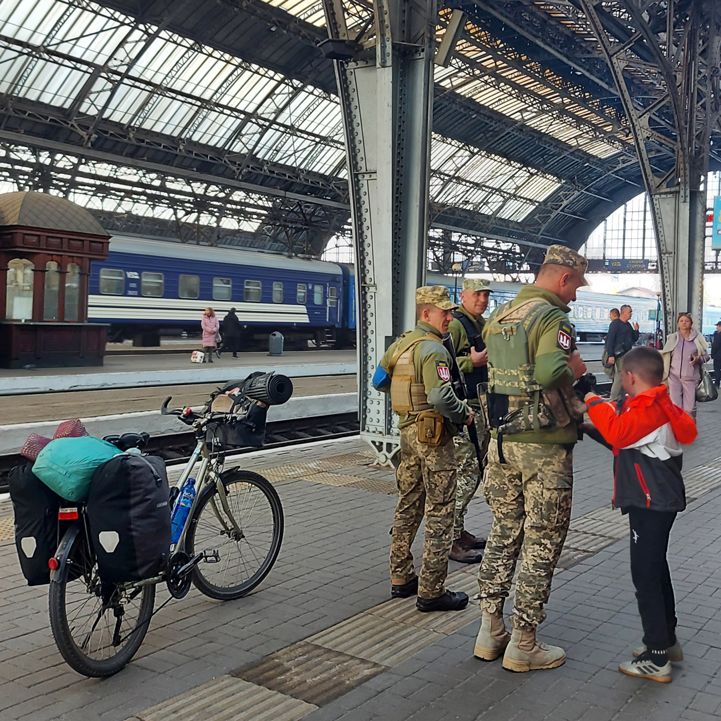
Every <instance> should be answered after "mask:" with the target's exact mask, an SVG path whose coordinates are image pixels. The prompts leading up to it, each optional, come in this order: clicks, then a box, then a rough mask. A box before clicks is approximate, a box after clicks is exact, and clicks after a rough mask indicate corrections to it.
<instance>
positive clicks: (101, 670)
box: [49, 531, 155, 678]
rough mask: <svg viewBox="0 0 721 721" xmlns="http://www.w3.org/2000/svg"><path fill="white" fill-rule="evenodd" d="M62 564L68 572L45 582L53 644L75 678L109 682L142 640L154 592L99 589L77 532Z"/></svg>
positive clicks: (110, 586)
mask: <svg viewBox="0 0 721 721" xmlns="http://www.w3.org/2000/svg"><path fill="white" fill-rule="evenodd" d="M61 546H62V544H61ZM67 559H68V560H67V563H68V564H69V568H68V572H67V573H65V574H64V576H63V577H62V578H61V579H60V580H53V581H51V582H50V598H49V611H50V627H51V629H52V632H53V637H54V638H55V644H56V645H57V647H58V651H60V653H61V654H62V657H63V658H64V659H65V661H67V663H68V665H69V666H70V667H71V668H73V669H75V670H76V671H77V672H78V673H81V674H83V675H84V676H90V677H94V678H99V677H103V676H112V675H113V674H115V673H117V672H118V671H120V670H121V669H122V668H123V667H124V666H125V665H126V664H127V663H128V662H129V661H130V659H131V658H132V657H133V656H134V655H135V653H136V651H137V650H138V649H139V648H140V644H141V643H142V642H143V639H144V638H145V634H146V633H147V631H148V626H149V624H150V619H151V617H152V615H153V603H154V602H155V586H153V585H145V586H140V585H133V584H123V585H115V584H108V583H103V582H102V581H101V580H100V577H99V575H98V564H97V562H96V560H95V556H94V554H92V553H91V552H90V550H89V547H88V543H87V537H86V536H85V534H84V532H83V531H81V532H80V533H79V534H78V535H77V537H76V538H75V540H74V541H73V542H72V544H71V546H70V549H69V551H68V554H67Z"/></svg>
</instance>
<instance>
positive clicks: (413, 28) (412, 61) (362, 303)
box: [324, 0, 436, 463]
mask: <svg viewBox="0 0 721 721" xmlns="http://www.w3.org/2000/svg"><path fill="white" fill-rule="evenodd" d="M324 5H325V12H326V19H327V24H328V32H329V37H330V38H331V40H333V41H336V40H341V41H345V42H346V48H345V50H344V49H343V48H342V45H341V44H339V45H338V49H337V50H336V51H331V52H332V53H333V54H332V55H330V56H331V57H334V58H335V63H334V64H335V71H336V79H337V82H338V90H339V96H340V102H341V108H342V111H343V121H344V125H345V136H346V148H347V157H348V182H349V187H350V197H351V210H352V222H353V237H354V244H355V257H356V299H357V308H358V373H359V377H358V395H359V406H360V428H361V436H362V437H364V438H365V439H366V440H367V441H369V442H370V443H371V445H373V447H374V448H375V449H376V451H377V455H378V459H379V461H380V462H383V463H388V462H391V460H392V457H393V455H394V454H395V452H396V450H397V448H398V436H397V434H396V433H395V432H394V428H393V416H392V413H391V407H390V399H389V397H388V396H387V395H386V394H384V393H379V392H378V391H376V390H374V389H373V387H372V386H371V378H372V376H373V372H374V370H375V368H376V367H377V365H378V362H379V361H380V359H381V357H382V355H383V353H384V352H385V350H386V348H387V347H388V345H389V344H390V343H391V342H392V340H393V339H394V338H395V337H396V336H397V335H398V334H399V333H401V332H402V331H403V330H406V329H408V328H412V327H413V325H414V323H415V289H416V287H417V286H418V285H421V284H422V283H423V281H424V277H425V268H426V244H427V236H428V182H429V165H430V132H431V130H430V128H431V114H432V98H433V51H434V46H435V26H436V3H435V0H378V1H377V2H374V3H373V15H372V17H371V16H370V15H369V17H368V18H367V22H366V23H363V22H360V21H359V18H358V14H357V8H358V6H357V4H356V3H351V2H348V3H345V2H343V0H324ZM353 6H355V9H354V7H353ZM351 11H352V12H351ZM353 28H359V29H358V30H354V29H353ZM345 53H347V57H343V55H344V54H345ZM329 54H330V53H329Z"/></svg>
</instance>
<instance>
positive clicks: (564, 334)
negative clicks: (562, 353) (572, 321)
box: [558, 328, 573, 350]
mask: <svg viewBox="0 0 721 721" xmlns="http://www.w3.org/2000/svg"><path fill="white" fill-rule="evenodd" d="M572 343H573V338H572V337H571V334H570V333H569V332H568V331H567V330H566V328H560V329H559V331H558V347H559V348H561V350H571V345H572Z"/></svg>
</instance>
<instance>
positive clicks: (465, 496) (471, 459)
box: [448, 278, 491, 541]
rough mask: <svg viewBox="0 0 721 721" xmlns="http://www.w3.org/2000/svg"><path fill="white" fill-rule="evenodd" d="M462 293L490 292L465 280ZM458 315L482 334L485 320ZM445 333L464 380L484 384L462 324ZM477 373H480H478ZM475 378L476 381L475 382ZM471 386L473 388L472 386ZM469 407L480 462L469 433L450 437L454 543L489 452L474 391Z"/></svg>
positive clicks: (454, 322)
mask: <svg viewBox="0 0 721 721" xmlns="http://www.w3.org/2000/svg"><path fill="white" fill-rule="evenodd" d="M463 290H472V291H479V290H486V291H489V292H490V283H489V282H488V281H487V280H482V279H476V278H467V279H465V280H464V281H463ZM459 312H460V313H463V315H465V316H466V317H467V318H468V322H470V324H471V325H472V327H473V328H474V330H475V332H476V333H477V334H481V333H482V332H483V326H484V324H485V320H484V319H483V317H482V316H478V317H477V316H474V315H472V314H471V313H469V312H468V311H467V310H466V309H465V308H464V307H463V306H461V307H460V308H459ZM448 332H449V333H450V334H451V338H452V340H453V347H454V348H455V349H456V359H457V361H458V367H459V368H460V370H461V372H462V373H463V374H464V376H466V377H469V376H472V380H475V381H476V382H478V381H480V382H486V381H487V380H488V372H487V371H486V369H485V367H483V366H481V368H480V369H477V368H474V366H473V363H472V361H471V356H470V348H471V342H470V339H469V337H468V333H467V332H466V329H465V328H464V326H463V323H462V322H461V321H460V320H458V319H457V318H454V319H453V320H452V321H451V323H450V325H449V326H448ZM479 371H480V372H479ZM476 376H477V379H476ZM471 385H475V384H474V383H473V382H471ZM467 398H468V404H469V405H470V406H471V408H473V410H474V411H475V412H476V417H475V421H474V422H475V426H476V433H477V435H478V446H479V454H478V455H480V457H481V459H482V464H481V467H479V465H478V457H477V455H476V448H475V446H474V445H473V443H472V442H471V439H470V437H469V435H468V430H467V429H465V428H464V429H463V430H462V431H461V432H460V433H458V434H456V435H455V436H453V444H454V446H455V448H456V464H457V467H458V473H457V475H456V486H457V490H456V517H455V522H454V525H453V540H454V541H455V540H457V539H458V538H460V536H461V534H462V533H463V528H464V519H465V516H466V511H467V510H468V504H469V503H470V502H471V499H472V498H473V497H474V496H475V494H476V491H477V490H478V486H479V485H480V483H481V478H482V476H483V470H482V469H483V468H485V464H486V454H487V452H488V442H489V441H490V439H491V435H490V429H489V428H488V427H487V426H486V425H485V422H484V417H483V415H482V414H481V413H480V402H479V400H478V394H477V392H476V389H475V387H472V388H470V389H469V392H468V393H467Z"/></svg>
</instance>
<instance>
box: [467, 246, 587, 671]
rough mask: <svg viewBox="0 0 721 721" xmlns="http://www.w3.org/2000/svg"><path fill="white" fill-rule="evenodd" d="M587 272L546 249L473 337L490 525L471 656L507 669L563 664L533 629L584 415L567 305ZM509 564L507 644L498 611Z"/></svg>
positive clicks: (566, 252)
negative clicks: (486, 427)
mask: <svg viewBox="0 0 721 721" xmlns="http://www.w3.org/2000/svg"><path fill="white" fill-rule="evenodd" d="M587 266H588V263H587V261H586V259H585V258H584V257H583V256H582V255H579V254H578V253H576V252H575V251H573V250H571V249H570V248H566V247H564V246H561V245H552V246H550V247H549V249H548V252H547V253H546V257H545V259H544V261H543V265H542V266H541V268H540V270H539V272H538V276H537V278H536V281H535V283H534V284H533V285H528V286H525V287H523V288H522V289H521V291H520V292H519V294H518V295H517V296H516V298H514V299H513V300H511V301H509V302H508V303H505V304H504V305H502V306H500V307H499V308H497V309H496V310H495V311H494V312H493V314H492V315H491V317H490V318H489V320H488V321H487V322H486V325H485V328H484V331H483V339H484V341H485V343H486V347H487V349H488V376H489V378H488V393H489V395H488V406H489V417H490V423H491V427H492V429H493V430H492V438H491V441H490V444H489V448H488V459H487V465H486V471H485V475H484V479H483V491H484V494H485V496H486V500H487V501H488V505H489V507H490V509H491V511H492V513H493V525H492V526H491V533H490V535H489V537H488V542H487V544H486V549H485V552H484V556H483V561H482V563H481V567H480V570H479V573H478V583H479V591H480V593H479V597H480V605H481V611H482V617H481V628H480V630H479V632H478V637H477V638H476V643H475V647H474V655H475V656H476V657H477V658H480V659H483V660H486V661H493V660H495V659H496V658H498V657H499V656H503V667H504V668H506V669H508V670H511V671H518V672H523V671H532V670H535V669H547V668H556V667H558V666H560V665H562V664H563V663H564V662H565V660H566V654H565V652H564V650H563V649H562V648H559V647H557V646H546V645H545V644H542V643H539V642H538V641H537V639H536V628H537V627H538V625H539V624H540V623H542V622H543V620H544V618H545V612H544V610H543V606H544V604H545V603H546V602H547V601H548V597H549V594H550V590H551V580H552V578H553V571H554V569H555V567H556V563H557V562H558V557H559V556H560V554H561V550H562V548H563V543H564V541H565V539H566V532H567V531H568V524H569V522H570V518H571V497H572V487H573V447H574V444H575V443H576V440H577V439H578V425H577V424H578V422H579V421H580V420H581V419H582V418H583V409H584V406H583V404H582V403H580V402H579V401H578V399H577V398H576V397H575V394H574V391H573V387H572V384H573V382H574V380H576V379H578V378H580V377H581V376H582V375H583V374H584V373H585V372H586V365H585V363H584V362H583V360H582V358H581V356H580V355H579V353H578V351H577V350H575V349H574V345H575V342H574V340H575V329H574V327H573V326H572V325H571V323H570V322H569V320H568V312H569V311H570V308H569V307H568V303H570V302H571V301H574V300H575V299H576V291H577V289H578V288H580V287H581V286H584V285H587V282H586V278H585V277H584V274H585V272H586V268H587ZM519 557H520V558H521V567H520V570H519V572H518V578H517V579H516V594H515V602H514V606H513V618H512V621H513V633H512V634H511V635H510V636H509V633H508V631H507V630H506V627H505V624H504V621H503V604H504V601H505V599H506V597H507V596H508V593H509V590H510V587H511V582H512V580H513V574H514V570H515V568H516V562H517V561H518V559H519Z"/></svg>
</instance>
